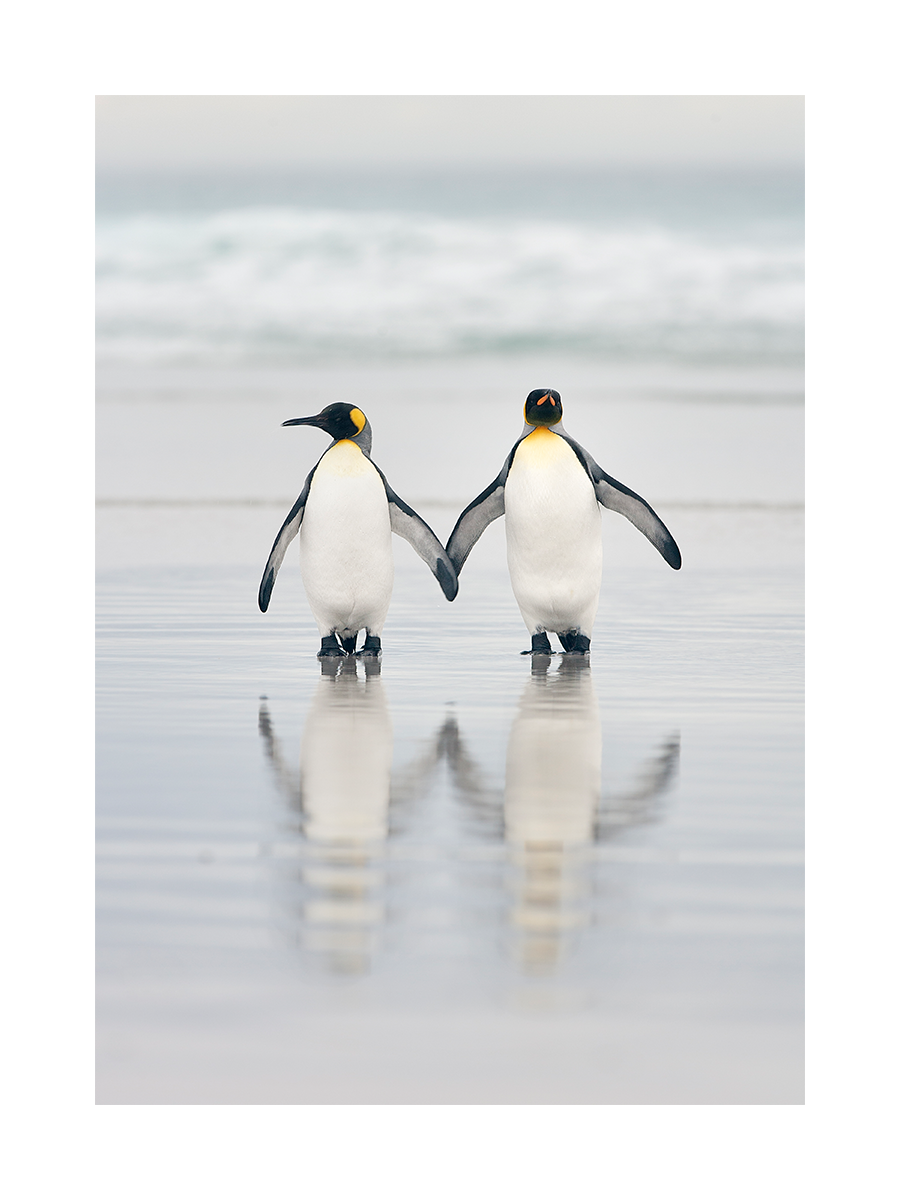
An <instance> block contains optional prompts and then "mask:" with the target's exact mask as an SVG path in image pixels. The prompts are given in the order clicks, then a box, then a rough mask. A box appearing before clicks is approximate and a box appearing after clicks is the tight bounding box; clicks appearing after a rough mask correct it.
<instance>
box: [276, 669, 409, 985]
mask: <svg viewBox="0 0 900 1200" xmlns="http://www.w3.org/2000/svg"><path fill="white" fill-rule="evenodd" d="M363 663H364V664H365V675H364V677H363V678H359V677H358V675H357V659H356V658H355V657H352V656H351V657H348V658H342V659H334V658H332V659H323V660H322V662H321V669H322V674H321V678H320V679H319V682H318V684H317V687H316V692H315V695H314V696H313V701H312V704H311V706H310V710H309V714H308V715H307V718H306V724H305V726H304V729H303V740H302V745H301V751H300V770H299V774H297V773H295V772H292V771H291V770H290V769H289V768H288V767H287V765H286V763H285V761H284V757H283V755H282V752H281V748H280V746H279V743H278V739H277V738H276V737H275V734H274V731H273V729H272V724H271V720H270V718H269V713H268V709H267V707H266V705H265V704H264V703H263V704H262V705H261V706H260V711H259V731H260V734H261V735H262V738H263V742H264V744H265V747H266V750H267V753H268V756H269V759H270V761H271V763H272V765H273V767H274V768H275V772H276V777H277V778H278V780H279V783H280V784H281V786H282V789H283V790H284V791H286V792H287V793H288V795H289V798H290V801H291V804H292V806H293V807H295V808H297V809H298V810H299V813H300V820H301V829H302V831H303V834H304V835H305V840H306V842H307V852H306V854H305V855H304V860H303V865H302V867H301V872H300V874H301V881H302V883H303V884H304V885H305V888H304V890H305V892H306V895H307V899H306V901H305V903H304V904H303V909H302V925H303V929H304V933H305V935H306V936H305V941H306V943H307V945H308V946H309V948H310V949H312V950H315V951H319V952H321V953H324V955H325V957H326V959H327V960H328V962H329V965H330V966H331V968H332V969H333V970H335V971H336V972H339V973H341V974H356V973H360V972H363V971H365V970H366V969H367V968H368V966H369V963H370V961H371V957H372V953H373V950H374V944H375V940H376V937H377V933H378V929H379V927H380V925H381V923H382V920H383V901H382V892H383V883H384V880H383V872H382V870H381V869H380V867H379V866H378V863H379V860H380V857H381V850H382V848H383V846H384V843H385V841H386V839H387V831H388V806H389V801H390V781H391V755H392V752H393V734H392V730H391V718H390V714H389V712H388V707H387V700H386V699H385V695H384V691H383V688H382V683H381V679H380V677H379V670H380V663H379V662H378V660H365V659H364V660H363Z"/></svg>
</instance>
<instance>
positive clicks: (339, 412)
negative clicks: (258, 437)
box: [282, 404, 372, 444]
mask: <svg viewBox="0 0 900 1200" xmlns="http://www.w3.org/2000/svg"><path fill="white" fill-rule="evenodd" d="M282 425H315V426H316V428H317V429H324V431H325V432H326V433H330V434H331V436H332V437H333V438H334V440H335V441H336V442H340V441H343V440H344V439H345V438H347V439H349V440H350V441H357V439H358V440H360V441H362V442H366V441H368V442H369V443H370V444H371V441H372V433H371V426H370V425H369V422H368V419H367V417H366V414H365V413H364V412H363V411H362V409H361V408H357V407H356V405H355V404H329V405H328V406H327V408H323V409H322V411H321V412H320V413H317V414H316V415H315V416H314V417H295V418H294V419H293V421H282ZM363 433H365V434H366V435H367V436H366V437H365V438H363V436H362V435H363Z"/></svg>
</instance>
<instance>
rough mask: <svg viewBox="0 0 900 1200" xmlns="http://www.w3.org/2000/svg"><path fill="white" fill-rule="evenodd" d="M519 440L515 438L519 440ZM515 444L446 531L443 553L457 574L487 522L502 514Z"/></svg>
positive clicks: (485, 527)
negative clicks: (452, 526)
mask: <svg viewBox="0 0 900 1200" xmlns="http://www.w3.org/2000/svg"><path fill="white" fill-rule="evenodd" d="M526 429H527V427H526ZM528 432H530V430H528ZM524 436H525V435H524V434H523V437H524ZM521 440H522V439H521V438H519V441H521ZM518 445H519V442H516V445H515V446H513V448H512V450H511V451H510V453H509V458H507V460H506V462H505V463H504V464H503V470H502V471H501V472H500V474H499V475H498V476H497V478H496V479H495V480H494V481H493V483H489V484H488V486H487V487H486V488H485V489H484V491H483V492H482V493H481V495H480V496H476V497H475V499H474V500H473V501H472V503H471V504H470V505H468V506H467V507H466V508H464V509H463V510H462V512H461V513H460V514H459V520H458V521H457V522H456V525H455V526H454V529H453V532H452V533H451V534H450V540H449V542H448V543H447V553H448V554H449V556H450V561H451V562H452V563H453V566H454V569H455V570H456V573H457V575H458V574H459V572H460V571H461V570H462V568H463V563H464V562H465V561H466V559H467V558H468V557H469V554H470V552H471V550H472V547H473V546H474V545H475V543H476V542H477V541H478V539H479V538H480V537H481V535H482V534H483V533H484V531H485V530H486V529H487V527H488V525H490V523H491V521H496V520H497V518H498V517H502V516H503V513H504V511H505V497H504V489H505V487H506V477H507V475H509V468H510V466H511V465H512V460H513V458H514V457H515V453H516V447H517V446H518Z"/></svg>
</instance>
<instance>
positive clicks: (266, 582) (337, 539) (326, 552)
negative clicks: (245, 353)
mask: <svg viewBox="0 0 900 1200" xmlns="http://www.w3.org/2000/svg"><path fill="white" fill-rule="evenodd" d="M283 424H284V425H314V426H316V428H317V429H323V430H324V431H325V432H326V433H328V434H330V435H331V437H332V439H333V440H332V442H331V445H330V446H329V447H328V449H327V450H326V451H325V453H324V454H323V455H322V457H321V458H320V459H319V461H318V462H317V463H316V465H315V466H314V467H313V469H312V470H311V471H310V473H309V475H307V477H306V482H305V483H304V485H303V491H302V492H301V493H300V496H299V497H298V499H297V503H296V504H295V505H294V507H293V508H292V509H291V511H290V512H289V513H288V515H287V517H286V518H285V521H284V524H283V525H282V526H281V529H280V531H279V533H278V537H277V538H276V539H275V544H274V545H273V546H272V552H271V554H270V555H269V561H268V562H267V563H266V569H265V570H264V571H263V577H262V582H261V583H260V585H259V607H260V609H261V611H262V612H265V611H266V609H267V608H268V607H269V599H270V597H271V595H272V588H273V587H274V585H275V576H276V574H277V573H278V568H279V567H280V566H281V563H282V560H283V559H284V555H285V551H286V550H287V548H288V546H289V545H290V543H291V542H292V541H293V539H294V538H295V537H296V536H297V534H298V533H299V535H300V573H301V575H302V577H303V586H304V587H305V589H306V596H307V599H308V600H309V606H310V608H311V609H312V613H313V616H314V617H315V620H316V624H317V625H318V627H319V634H320V636H321V638H322V645H321V648H320V650H319V653H318V657H319V658H331V657H335V658H341V657H343V656H345V655H347V654H353V653H355V651H356V638H357V634H358V633H359V631H360V630H361V629H365V631H366V640H365V644H364V646H363V647H362V649H361V650H360V654H361V655H363V656H364V657H374V658H377V657H378V656H379V655H380V654H381V630H382V628H383V626H384V620H385V617H386V616H387V611H388V606H389V604H390V602H391V592H392V590H393V586H394V559H393V553H392V549H391V532H392V531H393V532H394V533H397V534H399V535H400V537H402V538H405V539H406V540H407V541H408V542H409V544H410V545H411V546H412V548H413V549H414V550H415V552H416V553H417V554H418V555H419V557H420V558H422V559H424V561H425V562H426V563H427V564H428V566H429V567H430V569H431V571H432V572H433V573H434V576H435V578H436V579H437V581H438V583H439V584H440V585H441V590H442V591H443V593H444V595H445V596H446V597H447V599H448V600H452V599H453V598H454V597H455V596H456V593H457V590H458V587H459V585H458V583H457V579H456V571H455V570H454V568H453V564H452V563H451V562H450V559H449V557H448V556H447V553H446V551H445V550H444V547H443V546H442V545H441V543H440V542H439V541H438V539H437V537H436V536H435V534H434V533H433V532H432V530H431V529H430V528H429V527H428V525H426V524H425V522H424V521H423V520H422V518H421V517H420V516H419V515H418V513H416V512H414V511H413V510H412V509H411V508H410V507H409V505H408V504H406V503H405V502H404V501H403V500H401V499H400V497H399V496H398V495H397V494H396V492H394V491H393V489H392V488H391V486H390V484H389V483H388V481H387V480H386V479H385V477H384V475H383V474H382V473H381V471H380V470H379V469H378V467H377V466H376V465H375V464H374V463H373V462H372V459H371V458H370V451H371V449H372V427H371V425H370V424H369V421H368V419H367V418H366V415H365V413H364V412H363V411H362V410H361V409H359V408H357V407H356V406H355V405H353V404H329V405H328V406H327V408H323V409H322V411H321V412H320V413H318V414H317V415H316V416H314V417H297V418H295V419H294V420H293V421H284V422H283Z"/></svg>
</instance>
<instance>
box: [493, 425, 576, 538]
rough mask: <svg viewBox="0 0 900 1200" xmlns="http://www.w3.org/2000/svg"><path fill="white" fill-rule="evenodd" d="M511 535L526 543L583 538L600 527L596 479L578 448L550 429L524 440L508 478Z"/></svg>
mask: <svg viewBox="0 0 900 1200" xmlns="http://www.w3.org/2000/svg"><path fill="white" fill-rule="evenodd" d="M505 507H506V526H507V535H508V536H510V535H511V536H513V537H514V538H515V539H516V540H520V539H524V540H525V541H526V542H528V543H534V544H537V543H543V542H545V541H546V540H547V539H552V540H553V541H554V542H559V541H560V539H562V541H564V542H574V543H580V542H581V541H582V539H583V538H584V537H585V536H586V534H587V533H588V530H593V529H594V528H596V526H597V523H598V522H599V509H598V507H597V498H596V495H595V494H594V488H593V484H592V483H591V481H590V479H588V476H587V472H586V471H585V469H584V467H582V465H581V463H580V462H579V461H578V458H577V457H576V455H575V451H574V450H573V449H572V448H571V446H569V445H568V443H567V442H565V441H564V440H563V439H562V438H561V437H558V436H557V435H556V434H555V433H551V431H550V430H549V429H536V430H535V431H534V433H532V434H529V435H528V437H527V438H525V440H524V441H523V442H520V444H519V448H518V449H517V450H516V455H515V458H514V459H513V463H512V466H511V467H510V471H509V476H508V477H507V481H506V493H505Z"/></svg>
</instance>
